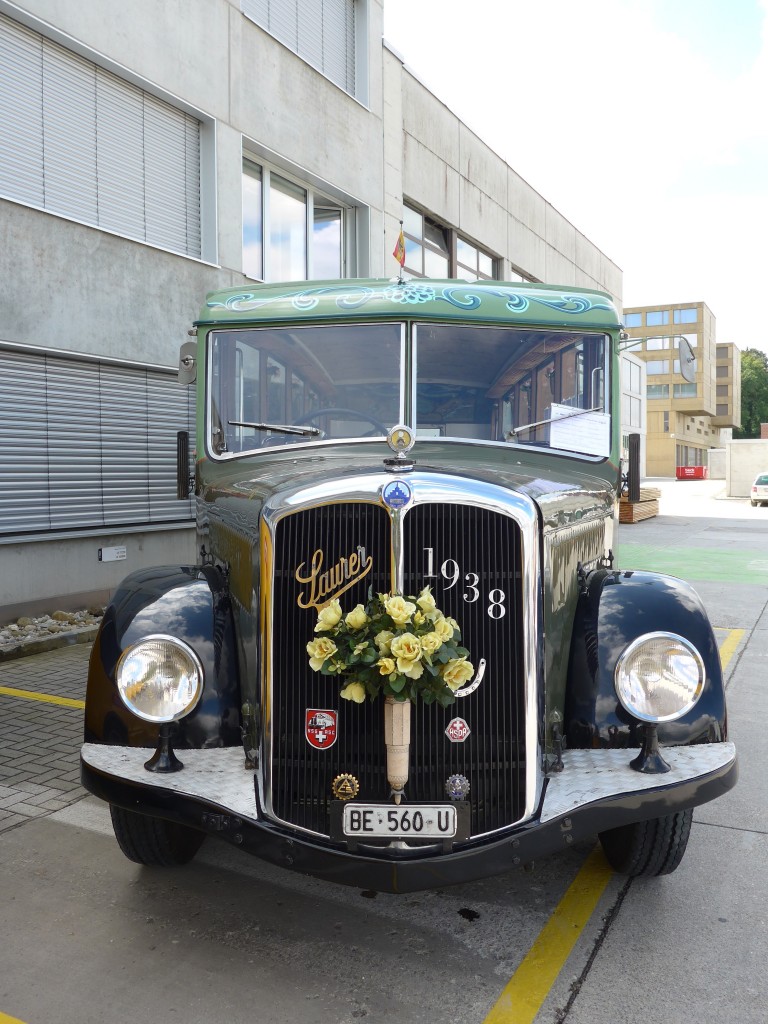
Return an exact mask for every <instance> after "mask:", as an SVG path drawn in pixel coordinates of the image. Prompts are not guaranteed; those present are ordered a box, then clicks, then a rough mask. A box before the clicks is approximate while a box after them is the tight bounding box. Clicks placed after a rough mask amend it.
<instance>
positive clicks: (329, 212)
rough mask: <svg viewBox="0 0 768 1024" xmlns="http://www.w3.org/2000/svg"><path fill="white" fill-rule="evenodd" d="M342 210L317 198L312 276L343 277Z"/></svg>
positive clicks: (313, 233) (313, 231)
mask: <svg viewBox="0 0 768 1024" xmlns="http://www.w3.org/2000/svg"><path fill="white" fill-rule="evenodd" d="M341 225H342V221H341V210H340V209H339V208H338V207H333V206H322V205H320V204H319V203H318V200H317V199H315V208H314V224H313V230H312V277H314V278H336V277H342V276H343V275H342V263H341V255H342V254H341V238H342V232H341Z"/></svg>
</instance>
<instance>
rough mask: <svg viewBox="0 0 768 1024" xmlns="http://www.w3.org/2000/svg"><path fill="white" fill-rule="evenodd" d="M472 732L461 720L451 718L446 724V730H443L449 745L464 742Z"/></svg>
mask: <svg viewBox="0 0 768 1024" xmlns="http://www.w3.org/2000/svg"><path fill="white" fill-rule="evenodd" d="M471 732H472V730H471V729H470V728H469V726H468V725H467V723H466V722H465V721H464V719H463V718H453V719H451V721H450V722H449V723H448V728H447V729H446V730H445V735H446V736H447V737H448V739H449V740H450V741H451V743H463V742H464V740H465V739H466V738H467V736H469V734H470V733H471Z"/></svg>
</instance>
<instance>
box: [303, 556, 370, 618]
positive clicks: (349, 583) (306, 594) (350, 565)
mask: <svg viewBox="0 0 768 1024" xmlns="http://www.w3.org/2000/svg"><path fill="white" fill-rule="evenodd" d="M324 558H325V556H324V555H323V552H322V550H321V549H320V548H318V549H317V551H316V552H315V553H314V555H312V560H311V562H310V567H309V571H308V572H307V570H306V569H305V566H306V564H307V563H306V562H302V563H301V565H300V566H299V567H298V569H297V570H296V572H295V574H294V575H295V577H296V579H297V580H298V581H299V583H306V584H307V585H308V590H304V591H302V592H301V593H300V594H299V596H298V597H297V598H296V604H297V605H298V606H299V608H322V607H323V605H326V604H328V602H329V601H332V600H333V599H334V598H335V597H338V596H339V594H343V593H344V591H345V590H349V588H350V587H353V586H354V585H355V583H357V582H359V580H361V579H363V578H364V577H365V576H367V575H368V573H369V572H370V571H371V569H372V568H373V555H366V553H365V548H364V547H362V545H358V548H357V551H353V552H352V554H351V555H348V556H347V557H346V558H340V559H339V560H338V562H336V564H335V565H332V566H331V567H330V568H329V569H326V570H323V560H324Z"/></svg>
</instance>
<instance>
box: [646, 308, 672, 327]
mask: <svg viewBox="0 0 768 1024" xmlns="http://www.w3.org/2000/svg"><path fill="white" fill-rule="evenodd" d="M668 323H669V310H668V309H649V310H648V312H647V313H646V314H645V326H646V327H664V326H665V325H666V324H668Z"/></svg>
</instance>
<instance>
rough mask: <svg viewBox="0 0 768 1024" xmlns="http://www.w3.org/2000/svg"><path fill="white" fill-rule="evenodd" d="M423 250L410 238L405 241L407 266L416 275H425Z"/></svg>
mask: <svg viewBox="0 0 768 1024" xmlns="http://www.w3.org/2000/svg"><path fill="white" fill-rule="evenodd" d="M422 252H423V249H422V247H421V245H419V243H418V242H414V241H412V239H410V238H406V240H405V266H406V267H408V269H409V270H410V271H412V273H414V274H419V275H420V276H421V275H423V274H424V262H423V256H422Z"/></svg>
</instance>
